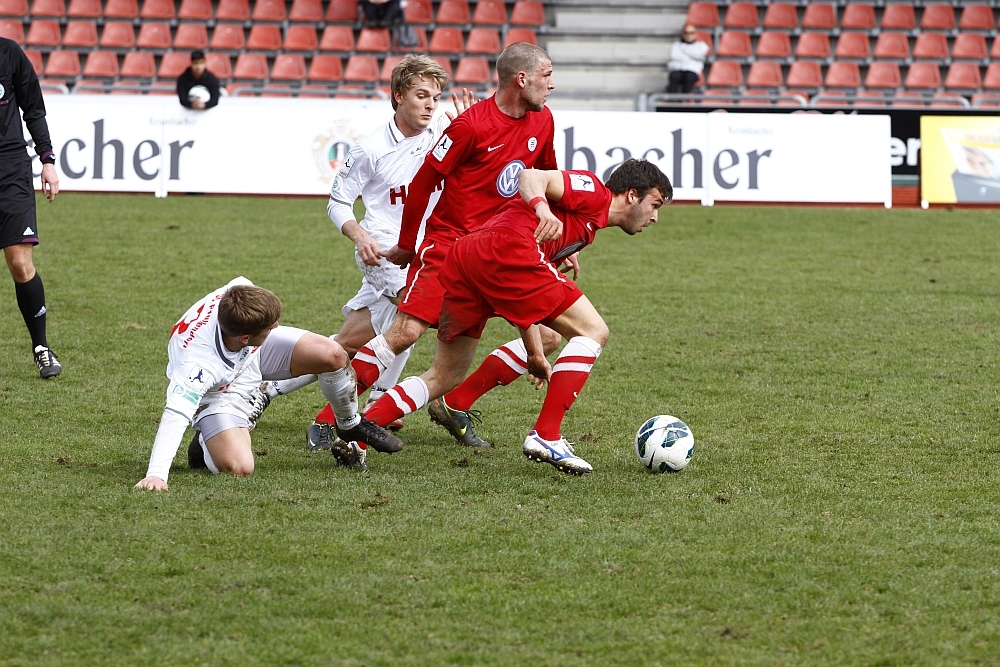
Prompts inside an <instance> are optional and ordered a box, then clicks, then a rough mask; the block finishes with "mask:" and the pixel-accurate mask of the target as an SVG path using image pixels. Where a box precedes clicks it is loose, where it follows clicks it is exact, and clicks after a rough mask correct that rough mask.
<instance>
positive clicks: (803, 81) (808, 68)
mask: <svg viewBox="0 0 1000 667" xmlns="http://www.w3.org/2000/svg"><path fill="white" fill-rule="evenodd" d="M785 85H786V86H788V87H789V88H805V89H813V88H820V87H822V85H823V72H822V71H821V70H820V68H819V63H817V62H814V61H811V60H796V61H795V62H793V63H792V66H791V67H790V68H789V69H788V79H787V81H786V82H785Z"/></svg>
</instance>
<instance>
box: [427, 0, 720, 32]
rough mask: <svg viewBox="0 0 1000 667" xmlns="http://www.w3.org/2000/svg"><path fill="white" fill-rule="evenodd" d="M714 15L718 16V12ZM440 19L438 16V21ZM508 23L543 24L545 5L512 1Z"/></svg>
mask: <svg viewBox="0 0 1000 667" xmlns="http://www.w3.org/2000/svg"><path fill="white" fill-rule="evenodd" d="M716 16H718V13H717V14H716ZM440 20H441V19H440V18H438V21H440ZM510 24H511V25H529V26H535V27H538V26H543V25H545V7H544V6H543V5H542V3H540V2H533V1H532V0H517V2H515V3H514V9H513V11H511V13H510Z"/></svg>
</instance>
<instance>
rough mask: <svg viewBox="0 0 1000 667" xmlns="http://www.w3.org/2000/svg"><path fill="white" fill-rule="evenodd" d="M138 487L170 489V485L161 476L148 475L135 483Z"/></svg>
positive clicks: (157, 489)
mask: <svg viewBox="0 0 1000 667" xmlns="http://www.w3.org/2000/svg"><path fill="white" fill-rule="evenodd" d="M134 488H136V489H149V490H150V491H169V490H170V487H169V486H167V483H166V482H165V481H163V480H162V479H160V478H159V477H147V478H145V479H144V480H142V481H141V482H139V483H138V484H136V485H135V487H134Z"/></svg>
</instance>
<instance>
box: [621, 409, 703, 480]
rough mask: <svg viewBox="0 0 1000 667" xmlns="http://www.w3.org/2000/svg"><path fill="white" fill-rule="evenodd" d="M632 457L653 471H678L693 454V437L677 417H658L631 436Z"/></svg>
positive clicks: (685, 465)
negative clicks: (632, 438) (633, 442)
mask: <svg viewBox="0 0 1000 667" xmlns="http://www.w3.org/2000/svg"><path fill="white" fill-rule="evenodd" d="M635 455H636V456H638V457H639V461H641V462H642V465H644V466H646V467H647V468H649V469H650V470H652V471H653V472H660V473H663V472H678V471H680V470H683V469H684V468H686V467H687V464H688V462H689V461H690V460H691V456H693V455H694V435H692V434H691V429H690V428H689V427H688V425H687V424H685V423H684V422H682V421H681V420H680V419H678V418H677V417H671V416H670V415H658V416H656V417H653V418H652V419H649V420H648V421H646V423H645V424H643V425H642V426H641V427H640V428H639V432H638V433H636V434H635Z"/></svg>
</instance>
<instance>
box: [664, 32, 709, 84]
mask: <svg viewBox="0 0 1000 667" xmlns="http://www.w3.org/2000/svg"><path fill="white" fill-rule="evenodd" d="M707 55H708V44H706V43H705V42H702V41H699V40H698V31H697V30H696V29H695V27H694V26H693V25H691V24H690V23H688V24H687V25H685V26H684V31H683V32H682V33H681V39H680V41H678V42H674V43H673V45H672V46H671V47H670V62H669V63H668V65H667V68H668V69H669V70H670V84H669V85H668V86H667V92H668V93H690V92H691V91H692V90H693V89H694V84H695V83H697V82H698V77H699V76H701V73H702V71H703V70H704V69H705V57H706V56H707Z"/></svg>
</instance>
